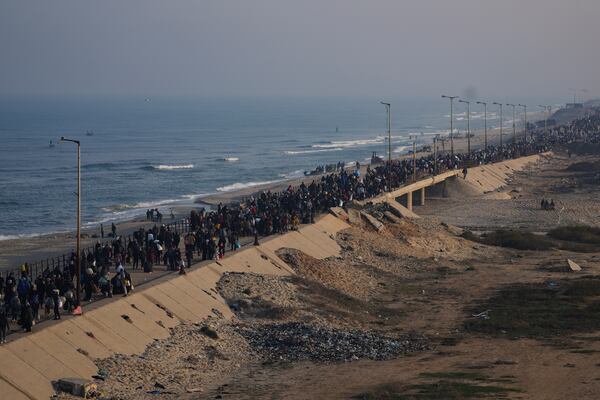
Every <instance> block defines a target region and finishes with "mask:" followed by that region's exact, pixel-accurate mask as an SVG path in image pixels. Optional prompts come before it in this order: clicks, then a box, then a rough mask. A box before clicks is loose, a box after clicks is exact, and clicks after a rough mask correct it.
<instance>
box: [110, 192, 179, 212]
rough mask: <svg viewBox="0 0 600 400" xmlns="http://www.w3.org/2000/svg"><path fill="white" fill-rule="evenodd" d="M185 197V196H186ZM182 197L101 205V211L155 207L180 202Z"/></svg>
mask: <svg viewBox="0 0 600 400" xmlns="http://www.w3.org/2000/svg"><path fill="white" fill-rule="evenodd" d="M186 197H187V196H186ZM181 200H182V199H164V200H156V201H141V202H139V203H135V204H116V205H113V206H109V207H103V208H102V211H104V212H107V213H115V212H120V211H125V210H136V209H142V208H156V207H159V206H164V205H167V204H173V203H177V202H180V201H181Z"/></svg>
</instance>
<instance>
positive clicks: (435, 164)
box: [433, 135, 440, 175]
mask: <svg viewBox="0 0 600 400" xmlns="http://www.w3.org/2000/svg"><path fill="white" fill-rule="evenodd" d="M439 139H440V135H435V136H434V137H433V175H437V142H438V140H439Z"/></svg>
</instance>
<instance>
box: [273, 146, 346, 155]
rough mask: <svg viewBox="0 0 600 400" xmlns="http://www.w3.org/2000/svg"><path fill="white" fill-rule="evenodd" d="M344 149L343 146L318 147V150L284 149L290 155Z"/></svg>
mask: <svg viewBox="0 0 600 400" xmlns="http://www.w3.org/2000/svg"><path fill="white" fill-rule="evenodd" d="M342 150H344V149H342V148H341V147H335V148H332V149H318V150H286V151H284V153H285V154H288V155H295V154H312V153H323V152H328V151H342Z"/></svg>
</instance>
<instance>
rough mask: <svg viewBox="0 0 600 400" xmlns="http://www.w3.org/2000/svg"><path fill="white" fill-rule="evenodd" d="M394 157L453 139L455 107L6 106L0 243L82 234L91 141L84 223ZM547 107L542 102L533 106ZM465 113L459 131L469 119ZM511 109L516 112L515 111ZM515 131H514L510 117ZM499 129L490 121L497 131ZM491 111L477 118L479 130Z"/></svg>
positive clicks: (11, 102)
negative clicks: (77, 230)
mask: <svg viewBox="0 0 600 400" xmlns="http://www.w3.org/2000/svg"><path fill="white" fill-rule="evenodd" d="M381 100H386V101H389V102H391V103H392V106H391V121H392V123H391V125H392V130H391V133H392V151H393V153H394V155H399V154H402V153H406V152H407V151H408V149H409V148H412V142H413V139H412V138H415V140H416V141H417V143H418V145H423V144H429V143H431V141H432V138H433V137H434V135H436V134H440V135H447V134H448V132H449V115H448V114H449V105H448V101H447V100H446V101H445V99H441V98H439V97H431V98H428V97H423V98H386V99H377V98H368V97H364V98H358V97H356V98H333V97H326V98H323V97H321V98H308V97H302V98H288V97H257V98H255V97H235V98H205V97H167V96H158V97H143V96H128V97H102V96H88V97H85V96H82V97H48V96H41V97H4V98H0V140H1V142H0V240H6V239H12V238H18V237H27V236H34V235H40V234H46V233H52V232H65V231H71V230H73V227H74V226H75V211H76V176H77V175H76V173H77V160H76V146H75V144H73V143H69V142H61V141H60V138H61V136H64V137H67V138H70V139H76V140H79V141H80V142H81V166H82V167H81V179H82V190H81V192H82V193H81V200H82V225H83V226H84V227H95V226H98V225H99V224H101V223H105V224H106V223H108V224H110V222H111V221H120V220H126V219H130V218H133V217H135V216H137V215H141V214H145V212H146V210H147V209H148V208H156V207H157V208H159V209H160V210H161V212H163V213H164V214H168V213H169V212H170V209H171V208H172V207H175V206H181V205H187V204H190V205H191V204H194V201H195V200H196V199H197V198H199V197H202V196H204V195H208V194H213V193H219V192H227V191H233V190H237V189H243V188H248V187H252V186H257V185H261V184H264V183H275V182H279V181H282V180H285V179H289V178H296V177H301V176H303V174H304V172H305V171H311V170H313V169H314V168H315V167H317V166H318V165H324V164H331V163H337V162H339V161H342V162H345V163H346V164H348V163H354V162H356V161H359V162H361V163H365V162H367V161H368V160H369V159H370V158H371V155H372V153H373V152H377V154H379V155H381V156H385V155H386V154H387V117H386V110H385V108H384V106H383V105H382V104H380V101H381ZM542 101H544V99H542V100H540V99H534V100H532V104H554V103H547V102H546V103H542ZM461 106H462V105H458V104H455V108H454V110H455V113H454V116H455V125H454V126H455V129H456V130H457V131H461V132H465V131H466V113H465V109H464V107H461ZM505 110H506V109H505ZM504 123H505V124H506V126H507V127H508V126H511V125H512V119H511V116H509V115H508V113H505V120H504ZM498 124H499V118H498V115H497V113H496V112H495V111H494V110H492V109H491V107H490V110H489V111H488V127H494V126H497V125H498ZM482 127H483V110H481V109H480V107H479V106H478V107H474V106H473V105H472V108H471V129H472V130H477V129H482Z"/></svg>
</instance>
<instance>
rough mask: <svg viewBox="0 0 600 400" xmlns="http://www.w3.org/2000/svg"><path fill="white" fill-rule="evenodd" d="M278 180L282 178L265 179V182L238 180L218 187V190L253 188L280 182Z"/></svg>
mask: <svg viewBox="0 0 600 400" xmlns="http://www.w3.org/2000/svg"><path fill="white" fill-rule="evenodd" d="M278 182H281V179H276V180H273V181H263V182H245V183H242V182H237V183H232V184H231V185H226V186H221V187H218V188H217V191H219V192H232V191H234V190H241V189H247V188H251V187H255V186H262V185H268V184H271V183H278Z"/></svg>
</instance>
